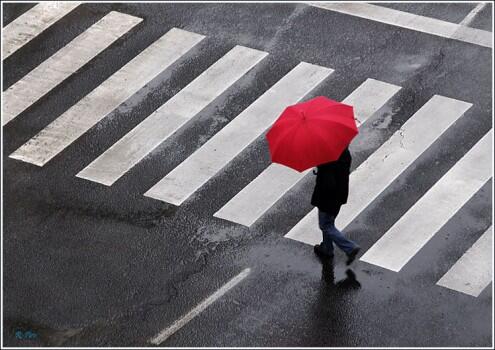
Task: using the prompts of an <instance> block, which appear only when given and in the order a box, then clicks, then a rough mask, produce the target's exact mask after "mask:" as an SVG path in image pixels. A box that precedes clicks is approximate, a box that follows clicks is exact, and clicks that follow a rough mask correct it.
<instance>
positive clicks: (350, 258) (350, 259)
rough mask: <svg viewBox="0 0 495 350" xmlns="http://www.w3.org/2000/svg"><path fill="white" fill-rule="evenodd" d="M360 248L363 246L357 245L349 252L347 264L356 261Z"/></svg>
mask: <svg viewBox="0 0 495 350" xmlns="http://www.w3.org/2000/svg"><path fill="white" fill-rule="evenodd" d="M360 250H361V248H359V247H356V248H354V249H353V250H352V251H351V252H350V253H349V254H347V262H346V263H345V264H346V265H350V264H351V263H352V262H353V261H354V259H356V255H358V253H359V251H360Z"/></svg>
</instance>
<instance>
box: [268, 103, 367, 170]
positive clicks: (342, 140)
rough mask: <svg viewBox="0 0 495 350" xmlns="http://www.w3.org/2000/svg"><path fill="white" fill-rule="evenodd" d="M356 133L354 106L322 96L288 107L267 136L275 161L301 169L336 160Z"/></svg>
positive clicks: (273, 160)
mask: <svg viewBox="0 0 495 350" xmlns="http://www.w3.org/2000/svg"><path fill="white" fill-rule="evenodd" d="M357 134H358V129H357V126H356V122H355V120H354V111H353V107H352V106H349V105H346V104H343V103H340V102H337V101H334V100H331V99H329V98H326V97H323V96H319V97H316V98H313V99H311V100H309V101H306V102H302V103H298V104H295V105H292V106H289V107H287V108H286V109H285V110H284V111H283V113H282V114H281V115H280V117H278V119H277V120H276V121H275V123H274V124H273V126H272V127H271V128H270V130H269V131H268V133H267V135H266V138H267V139H268V145H269V147H270V154H271V158H272V162H274V163H279V164H283V165H286V166H288V167H290V168H293V169H295V170H297V171H300V172H302V171H304V170H306V169H309V168H312V167H314V166H317V165H320V164H323V163H327V162H331V161H334V160H337V159H338V158H339V157H340V155H341V154H342V152H343V151H344V149H345V148H346V147H347V146H349V144H350V142H351V140H352V139H353V138H354V137H355V136H356V135H357Z"/></svg>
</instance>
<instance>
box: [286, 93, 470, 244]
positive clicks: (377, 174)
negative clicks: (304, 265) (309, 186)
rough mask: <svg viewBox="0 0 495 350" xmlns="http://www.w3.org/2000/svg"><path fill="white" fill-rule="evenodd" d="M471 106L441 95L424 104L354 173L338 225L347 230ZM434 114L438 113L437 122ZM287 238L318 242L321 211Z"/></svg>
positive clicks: (302, 221)
mask: <svg viewBox="0 0 495 350" xmlns="http://www.w3.org/2000/svg"><path fill="white" fill-rule="evenodd" d="M471 106H472V104H471V103H467V102H463V101H459V100H456V99H452V98H448V97H444V96H439V95H435V96H433V97H432V98H431V99H430V100H429V101H428V102H427V103H425V104H424V105H423V106H422V107H421V108H420V109H419V110H418V111H417V112H416V113H415V114H414V115H413V116H412V117H410V118H409V120H407V121H406V122H405V123H404V125H403V126H402V128H401V129H400V130H398V131H397V132H395V133H394V134H393V135H392V137H391V138H390V139H389V140H387V141H386V142H385V143H384V144H383V145H382V146H381V147H380V148H378V149H377V150H376V151H375V152H374V153H373V154H372V155H371V156H369V157H368V159H367V160H366V161H365V162H363V163H362V164H361V165H360V166H359V167H358V168H357V169H356V170H354V171H353V172H352V173H351V175H350V178H349V199H348V201H347V204H345V205H343V206H342V208H341V210H340V213H339V215H338V216H337V219H336V221H335V224H336V226H337V227H339V228H341V229H344V228H345V227H346V226H347V225H348V224H349V223H351V221H352V220H354V218H355V217H357V216H358V215H359V214H360V213H361V212H362V211H363V210H364V209H365V208H366V207H367V206H368V205H369V204H370V203H371V202H372V201H373V200H375V198H377V197H378V196H379V195H380V193H381V192H383V191H385V190H386V189H387V187H388V186H389V185H390V184H391V183H392V182H393V181H394V180H395V179H396V178H397V177H399V175H400V174H401V173H402V172H403V171H404V170H405V169H406V168H407V167H408V166H409V165H411V164H412V163H413V162H414V160H416V158H418V157H419V156H420V155H421V154H422V153H423V152H424V151H425V150H426V149H427V148H428V147H429V146H430V145H431V144H432V143H433V142H434V141H435V140H436V139H437V138H438V137H440V135H442V133H443V132H444V131H445V130H447V128H448V127H449V126H450V125H452V124H453V123H454V122H455V121H456V120H457V119H459V118H460V117H461V116H462V115H463V114H464V113H465V112H466V111H467V110H468V109H469V108H470V107H471ZM432 116H435V119H434V121H435V122H434V123H432ZM285 237H287V238H291V239H294V240H297V241H300V242H304V243H307V244H317V243H319V242H320V241H321V231H320V229H319V228H318V210H317V209H316V208H315V209H313V210H312V211H311V212H310V213H309V214H308V215H306V216H305V217H304V218H303V219H302V220H301V221H299V222H298V223H297V224H296V225H295V226H294V227H293V228H292V229H291V230H290V231H289V233H287V234H286V235H285Z"/></svg>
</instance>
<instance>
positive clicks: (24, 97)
mask: <svg viewBox="0 0 495 350" xmlns="http://www.w3.org/2000/svg"><path fill="white" fill-rule="evenodd" d="M141 21H142V19H141V18H138V17H134V16H130V15H126V14H123V13H119V12H115V11H112V12H110V13H109V14H108V15H106V16H105V17H103V18H102V19H101V20H99V21H98V22H97V23H95V24H94V25H92V26H91V27H90V28H89V29H88V30H86V31H85V32H84V33H82V34H80V35H79V36H78V37H77V38H75V39H74V40H72V41H71V42H70V43H68V44H67V45H66V46H65V47H63V48H62V49H60V50H59V51H57V52H56V53H55V54H54V55H53V56H51V57H50V58H48V59H47V60H46V61H44V62H43V63H41V64H40V65H39V66H38V67H36V68H35V69H33V70H32V71H31V72H29V73H28V74H27V75H26V76H25V77H23V78H22V79H21V80H19V81H18V82H16V83H15V84H14V85H12V86H11V87H10V88H8V89H7V90H6V91H5V92H4V93H3V103H4V104H3V113H2V125H5V124H7V123H8V122H9V121H11V120H12V119H14V118H15V117H16V116H18V115H19V114H20V113H21V112H22V111H24V110H25V109H26V108H28V107H29V106H31V105H32V104H33V103H35V102H36V101H38V100H39V99H40V98H41V97H43V96H44V95H45V94H46V93H47V92H49V91H50V90H52V89H53V88H54V87H56V86H57V85H58V84H60V83H61V82H62V81H63V80H64V79H66V78H67V77H69V76H70V75H71V74H73V73H74V72H75V71H77V70H78V69H79V68H81V67H82V66H83V65H84V64H86V63H87V62H89V61H90V60H91V59H92V58H94V57H95V56H96V55H98V54H99V53H100V52H102V51H103V50H104V49H105V48H107V47H108V46H109V45H110V44H111V43H113V42H114V41H115V40H117V39H118V38H119V37H121V36H122V35H124V34H125V33H126V32H127V31H129V30H130V29H131V28H133V27H134V26H135V25H137V24H138V23H139V22H141Z"/></svg>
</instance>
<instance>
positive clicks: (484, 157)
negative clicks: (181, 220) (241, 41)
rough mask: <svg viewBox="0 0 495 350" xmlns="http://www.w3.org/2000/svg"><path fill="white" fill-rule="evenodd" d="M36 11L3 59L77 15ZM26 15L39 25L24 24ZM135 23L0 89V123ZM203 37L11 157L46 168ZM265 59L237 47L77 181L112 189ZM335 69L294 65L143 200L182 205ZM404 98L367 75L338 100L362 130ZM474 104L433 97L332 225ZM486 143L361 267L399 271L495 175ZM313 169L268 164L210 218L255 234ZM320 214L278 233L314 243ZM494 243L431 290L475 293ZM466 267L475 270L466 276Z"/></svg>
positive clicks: (110, 18)
mask: <svg viewBox="0 0 495 350" xmlns="http://www.w3.org/2000/svg"><path fill="white" fill-rule="evenodd" d="M47 4H51V3H47ZM42 5H43V4H39V5H36V6H35V7H34V8H33V9H31V10H29V11H27V12H26V13H25V14H24V15H22V16H20V17H19V18H18V19H16V20H15V21H14V22H12V23H11V24H9V25H8V26H7V27H6V28H4V33H3V39H4V41H5V43H4V51H3V58H4V59H5V58H6V57H8V56H9V55H10V54H12V53H13V52H15V51H17V50H18V49H20V48H21V47H22V46H23V45H24V44H26V43H27V42H28V41H29V40H31V39H32V38H34V37H35V36H36V35H38V34H39V33H41V32H42V31H43V30H44V29H46V28H47V27H48V26H49V25H51V24H53V23H54V22H56V21H57V20H58V19H60V18H62V17H63V16H64V15H65V14H67V13H68V12H70V11H72V10H73V9H74V8H75V7H76V6H77V5H78V3H70V5H71V6H68V4H66V5H67V6H58V7H53V5H51V6H52V7H50V6H48V5H43V6H42ZM28 19H29V21H31V22H33V21H34V22H35V25H33V24H32V23H31V24H30V25H27V24H26V21H27V20H28ZM35 20H36V21H35ZM141 21H142V19H141V18H138V17H135V16H130V15H127V14H123V13H119V12H115V11H113V12H110V13H109V14H107V15H106V16H105V17H103V18H102V19H101V20H100V21H99V22H97V23H96V24H94V25H93V26H91V27H90V28H88V29H87V30H86V31H85V32H84V33H82V34H81V35H80V36H78V37H77V38H75V39H74V40H72V41H71V42H70V43H69V44H67V45H66V46H65V47H64V48H62V49H60V50H59V51H58V52H56V53H55V54H54V55H53V56H51V57H50V58H48V59H47V60H46V61H44V62H43V63H41V64H40V65H39V66H38V67H36V68H35V69H34V70H33V71H31V72H29V73H28V74H27V75H26V76H25V77H23V78H21V79H20V80H19V81H18V82H17V83H15V84H14V85H12V86H11V87H10V88H9V89H7V90H6V91H5V92H3V93H2V94H3V95H2V97H3V101H4V103H3V110H2V125H5V124H7V123H8V122H10V121H11V120H12V119H14V118H17V117H22V113H23V111H24V110H26V109H27V108H29V106H31V105H32V104H33V103H35V102H36V101H38V100H39V99H41V98H42V97H43V96H44V95H45V94H47V93H48V92H49V91H51V90H52V89H54V88H55V87H56V86H57V85H59V84H60V83H61V82H62V81H63V80H64V79H66V78H67V77H68V76H70V75H71V74H73V73H74V72H75V71H76V70H78V69H79V68H80V67H82V66H83V65H84V64H86V63H87V62H89V61H90V60H91V59H93V58H94V57H96V56H97V55H98V54H99V53H101V52H102V51H104V50H105V49H106V48H107V47H108V46H109V45H111V44H112V43H113V42H114V41H115V40H117V39H118V38H120V37H121V36H122V35H124V34H125V33H127V32H129V31H131V30H133V29H134V28H135V26H136V25H137V24H139V23H140V22H141ZM204 38H205V36H204V35H201V34H198V33H193V32H190V31H186V30H182V29H179V28H172V29H171V30H169V31H168V32H167V33H165V34H164V35H163V36H162V37H160V38H159V39H158V40H156V41H155V42H154V43H152V44H151V45H150V46H148V47H147V48H146V49H145V50H144V51H142V52H141V53H139V54H138V55H137V56H135V57H134V58H133V59H132V60H131V61H129V62H128V63H127V64H126V65H124V66H123V67H122V68H120V69H119V70H118V71H117V72H115V73H114V74H113V75H112V76H110V77H109V78H108V79H107V80H105V81H104V82H103V83H101V84H100V85H99V86H98V87H96V88H95V89H94V90H93V91H92V92H90V93H89V94H87V95H86V96H84V97H83V98H82V99H81V100H79V101H78V102H77V103H76V104H74V105H73V106H72V107H70V108H69V109H68V110H67V111H66V112H64V113H63V114H62V115H60V116H59V117H58V118H56V119H55V120H54V121H53V122H52V123H51V124H49V125H48V126H46V127H45V128H44V129H43V130H41V131H40V132H39V133H38V134H37V135H34V136H33V137H32V138H31V139H30V140H28V141H27V142H26V143H25V144H23V145H22V146H20V147H19V148H18V149H17V150H15V151H14V152H13V153H12V154H10V155H9V157H10V158H12V159H17V160H20V161H23V162H27V163H31V164H34V165H37V166H40V167H42V166H44V165H45V164H47V163H48V162H49V161H51V160H52V159H53V158H55V157H56V156H57V155H59V154H60V153H62V152H63V151H64V150H65V149H66V148H67V147H69V146H70V145H71V144H72V143H73V142H74V141H76V140H77V139H78V138H79V137H81V136H82V135H83V134H84V133H86V132H87V131H88V130H89V129H90V128H92V127H93V126H95V125H96V124H98V123H99V122H100V121H102V120H103V119H104V118H105V117H107V116H108V115H109V114H110V113H111V112H112V111H113V110H115V109H116V108H117V107H118V106H119V105H120V104H121V103H123V102H125V101H126V100H127V99H128V98H130V97H131V96H132V95H133V94H135V93H137V92H138V91H139V90H140V89H141V88H142V87H144V86H145V85H146V84H147V83H149V82H150V81H151V80H152V79H153V78H155V77H156V76H157V75H158V74H160V73H161V72H163V71H165V70H166V69H169V68H170V66H171V65H172V64H173V63H174V62H176V61H179V60H182V59H184V57H187V55H188V52H189V51H190V50H191V49H192V48H193V47H195V46H196V45H197V44H198V43H200V42H201V41H202V40H203V39H204ZM268 55H270V53H269V52H263V51H259V50H255V49H252V48H248V47H244V46H240V45H238V46H235V47H234V48H233V49H231V50H230V51H229V52H227V53H226V54H225V55H224V56H223V57H221V58H220V59H219V60H218V61H217V62H215V63H214V64H213V65H211V66H210V67H209V68H207V69H206V70H205V71H204V72H203V73H201V74H200V75H199V76H198V77H197V78H196V79H194V80H193V81H192V82H191V83H190V84H188V85H187V86H186V87H185V88H183V89H182V90H181V91H179V92H178V93H177V94H176V95H175V96H173V97H172V98H171V99H169V100H168V101H167V102H165V103H164V104H163V105H162V106H160V107H159V108H158V109H157V110H155V111H154V112H153V113H152V114H151V115H149V116H148V117H147V118H146V119H145V120H144V121H142V122H141V123H140V124H138V125H137V126H136V127H135V128H133V129H132V130H131V131H130V132H128V133H127V134H126V135H124V136H122V138H121V139H120V140H118V141H117V142H116V143H115V144H113V145H112V146H111V147H110V148H109V149H107V150H106V151H105V152H103V153H102V154H101V155H100V156H99V157H98V158H96V159H95V160H94V161H92V162H91V163H90V164H89V165H88V166H86V167H85V168H84V169H82V170H81V171H80V172H79V173H78V174H76V175H75V176H77V177H79V178H83V179H86V180H89V181H93V182H97V183H100V184H103V185H106V186H111V185H112V184H114V183H115V182H116V181H117V180H118V179H119V178H121V177H122V176H123V175H124V174H126V173H127V172H129V171H131V170H132V168H133V167H134V166H135V165H136V164H138V163H139V162H140V161H141V160H142V159H143V158H144V157H146V156H147V155H148V154H149V153H150V152H151V151H152V150H153V149H155V148H156V147H157V146H159V145H160V144H161V143H163V142H164V141H166V140H167V139H169V138H170V137H173V134H174V133H175V132H176V131H178V130H179V129H180V128H183V127H187V125H188V123H189V122H191V121H192V120H193V119H194V118H195V116H197V115H198V113H199V112H200V111H201V110H203V109H204V108H205V107H206V106H208V105H209V104H210V103H212V102H213V101H214V100H215V99H216V98H217V97H218V96H220V95H221V94H222V93H224V92H225V91H229V89H231V87H232V85H233V84H234V83H235V82H236V81H238V80H239V79H240V78H241V77H243V76H244V75H245V74H247V73H248V72H249V71H250V70H251V69H252V68H253V67H255V66H256V65H257V64H258V63H260V62H261V61H262V60H263V59H265V57H267V56H268ZM333 72H334V69H332V68H330V67H322V66H318V65H315V64H311V63H308V62H300V63H299V64H298V65H297V66H295V67H294V68H293V69H292V70H291V71H289V72H288V73H287V74H286V75H285V76H283V77H282V78H281V79H280V80H279V81H278V82H276V83H275V84H274V85H273V86H271V87H270V88H269V89H268V90H267V91H266V92H265V93H264V94H263V95H261V96H260V97H259V98H258V99H257V100H255V101H254V102H253V103H252V104H251V105H250V106H248V107H247V108H246V109H245V110H243V111H242V112H241V113H240V114H239V115H237V116H236V117H235V118H234V119H233V120H232V121H231V122H230V123H228V124H227V125H226V126H224V127H223V128H222V129H221V130H220V131H218V132H217V133H216V134H215V135H214V136H213V137H211V138H210V139H209V140H208V141H207V142H206V143H205V144H203V145H202V146H201V147H200V148H198V149H197V150H196V151H195V152H194V153H192V154H191V155H190V156H189V157H188V158H187V159H185V160H184V161H183V162H182V163H180V164H179V165H178V166H177V167H175V168H174V169H173V170H172V171H171V172H169V173H168V174H165V176H164V177H163V178H162V179H161V180H159V181H158V182H157V183H156V184H155V185H153V186H152V187H151V188H150V189H149V190H148V191H146V192H145V193H144V194H143V195H144V196H146V197H150V198H153V199H156V200H160V201H164V202H167V203H171V204H174V205H177V206H179V205H181V204H183V203H184V202H185V201H186V200H188V199H189V198H190V197H191V196H192V195H193V194H194V193H195V192H196V191H198V190H199V189H200V188H201V187H202V186H203V185H204V184H206V183H207V182H208V181H209V180H210V179H212V178H213V177H215V176H217V174H219V173H220V172H221V171H222V169H223V168H224V167H226V166H227V165H228V164H229V163H230V162H231V161H232V160H233V159H234V158H235V157H236V156H238V155H239V154H241V153H242V152H243V151H244V150H245V149H246V148H247V147H248V146H249V145H250V144H252V143H253V142H254V141H255V140H256V139H257V138H258V137H259V136H261V135H263V134H264V133H265V132H266V130H267V129H268V128H269V127H270V125H271V124H272V123H273V122H274V121H275V120H276V118H277V117H278V116H279V115H280V113H281V112H282V111H283V109H284V108H285V107H286V106H287V105H290V104H294V103H297V102H298V101H301V100H303V99H304V98H305V96H307V95H308V94H310V93H311V92H312V91H313V90H314V89H315V88H316V87H317V86H318V85H319V84H321V83H322V82H323V81H324V80H325V79H327V78H328V77H329V76H330V75H331V74H332V73H333ZM47 76H48V77H49V79H46V77H47ZM400 90H401V87H400V86H397V85H393V84H390V83H387V82H383V81H379V80H375V79H371V78H370V79H367V80H366V81H365V82H363V83H362V84H361V85H360V86H359V87H357V88H356V89H355V90H354V91H353V92H352V93H351V94H350V95H349V96H347V97H346V98H345V99H344V100H343V102H344V103H347V104H351V105H353V106H355V112H356V116H357V123H358V126H360V125H362V124H364V123H365V122H366V121H367V120H368V119H369V118H370V117H371V116H372V115H373V114H375V112H376V111H377V110H379V109H380V108H381V107H382V106H384V105H385V104H386V103H387V102H388V101H389V100H390V99H391V98H392V97H393V96H394V95H395V94H397V93H398V92H399V91H400ZM471 107H472V104H471V103H469V102H466V101H460V100H456V99H453V98H449V97H445V96H440V95H435V96H433V97H431V98H430V99H429V100H428V101H427V102H426V103H425V104H424V105H423V106H422V107H421V108H420V109H419V110H417V111H416V112H415V113H414V114H413V115H412V116H411V117H410V118H409V119H408V120H407V121H406V122H405V123H404V124H403V125H402V127H401V128H400V129H399V130H398V131H397V132H396V133H394V134H393V135H392V136H391V137H390V139H389V140H388V141H386V142H385V143H384V144H383V145H382V146H380V147H379V148H378V149H377V150H376V151H375V152H374V153H373V154H372V155H370V156H369V157H368V158H367V159H366V160H365V161H364V162H363V163H362V164H361V165H360V166H359V167H358V168H357V169H356V170H354V171H353V172H352V174H351V176H350V186H349V187H350V189H351V192H350V196H349V201H348V204H347V205H345V206H343V207H342V210H341V213H340V214H339V216H338V218H337V221H336V225H337V226H338V227H339V228H341V229H344V228H345V227H346V226H348V225H349V224H350V223H351V222H352V221H353V220H354V219H355V218H356V217H357V216H358V215H359V214H360V213H361V212H363V210H365V209H366V208H367V207H368V206H369V205H370V204H371V203H372V202H373V201H374V200H375V199H376V198H377V197H378V196H379V195H380V194H381V193H383V192H384V191H385V190H386V189H387V188H388V187H389V186H390V185H391V184H392V182H393V181H395V180H396V179H397V178H398V177H399V176H400V175H401V174H402V173H403V172H404V171H405V170H406V169H407V168H408V167H409V166H411V165H412V164H413V163H414V162H415V160H416V159H418V158H419V157H420V156H421V155H422V154H423V153H424V152H425V151H427V150H428V149H429V147H430V146H431V145H432V144H433V143H434V142H435V141H436V140H438V139H439V138H441V137H442V135H443V134H444V133H445V132H446V131H447V130H448V129H449V127H450V126H451V125H453V124H454V123H455V122H456V121H457V120H458V119H459V118H460V117H461V116H463V115H464V114H465V113H466V112H467V111H468V110H469V109H470V108H471ZM432 115H433V116H435V120H434V122H432V120H431V116H432ZM492 138H493V133H492V131H489V132H488V133H487V134H486V135H485V136H484V137H483V138H482V139H481V140H479V141H478V143H477V144H476V145H475V146H474V147H473V148H472V149H471V150H470V151H469V152H468V153H466V155H465V156H464V157H463V158H462V159H461V160H459V161H458V163H456V164H455V165H454V166H453V167H452V169H450V170H449V171H448V172H447V174H445V175H444V177H442V178H441V179H440V180H439V181H438V182H437V183H436V184H435V185H434V186H433V187H432V188H431V189H430V190H429V191H428V192H427V193H426V194H425V195H424V196H423V197H422V198H421V199H420V200H418V201H417V202H416V204H415V205H414V206H413V207H412V208H410V209H409V211H408V212H406V214H405V215H404V216H403V217H401V218H400V219H399V220H398V221H397V222H396V224H395V225H394V226H393V227H392V228H391V229H389V230H388V231H387V232H386V233H385V234H384V235H383V236H382V237H381V238H380V239H379V240H378V241H377V242H375V243H374V244H373V245H372V246H371V248H370V249H369V250H368V251H366V252H365V253H364V255H363V256H362V257H361V261H363V262H366V263H369V264H373V265H376V266H379V267H381V268H385V269H389V270H392V271H396V272H400V270H401V268H402V267H403V266H404V265H405V264H406V263H407V262H408V261H409V260H410V259H411V258H412V257H413V256H414V255H415V254H416V253H417V252H418V251H419V250H420V249H421V248H422V247H423V246H424V245H425V244H426V243H427V242H428V240H429V239H431V238H432V237H433V236H434V235H435V233H436V232H437V231H438V230H439V229H440V227H442V226H443V225H444V224H445V222H447V220H448V219H449V218H450V217H452V216H453V215H454V214H455V213H456V212H457V211H458V210H459V209H460V207H461V206H462V205H463V204H464V203H465V202H466V201H467V200H468V199H469V198H471V197H472V195H473V194H474V193H476V191H478V190H479V189H480V188H481V186H482V185H484V184H485V183H486V182H487V181H489V179H490V178H491V177H492V173H493V169H492V167H491V166H489V164H491V163H490V160H491V151H492ZM351 151H352V145H351ZM54 161H55V160H54ZM308 172H309V171H305V172H303V173H298V172H296V171H293V170H291V169H288V168H285V167H282V166H280V165H277V164H271V165H270V166H269V167H268V168H266V169H265V170H264V171H263V172H262V173H261V174H260V175H259V176H258V177H256V178H255V179H254V180H253V181H251V183H249V184H248V185H247V186H246V187H245V188H244V189H242V190H241V191H240V192H239V193H238V194H237V195H235V196H234V197H233V198H231V199H230V200H229V201H228V202H227V203H225V205H224V206H223V207H222V208H221V209H219V210H218V211H217V212H216V213H215V214H214V216H215V217H217V218H221V219H224V220H228V221H231V222H233V223H236V224H240V225H244V226H248V227H250V226H251V225H253V224H254V223H255V222H257V221H258V220H260V219H262V218H263V215H264V214H265V213H266V212H267V211H269V209H270V208H271V207H272V206H273V205H274V204H275V203H276V202H277V201H279V200H281V199H283V196H284V195H285V194H286V193H287V192H289V191H290V190H291V189H293V188H294V187H295V186H296V184H297V183H299V182H300V181H302V180H303V179H304V178H306V177H307V176H308ZM453 186H455V187H457V186H459V188H462V190H458V191H456V192H455V193H451V192H450V191H449V189H450V188H452V187H453ZM316 214H317V210H316V209H315V210H312V211H311V212H310V213H308V214H307V215H306V216H305V217H304V218H303V219H302V220H301V221H299V222H298V223H297V224H296V225H295V226H294V227H293V228H292V229H291V230H290V231H289V232H288V233H287V234H286V235H285V237H286V238H289V239H292V240H295V241H299V242H302V243H306V244H315V243H318V242H319V240H320V232H319V229H318V225H317V215H316ZM433 214H434V215H433ZM418 216H421V217H423V218H424V217H428V218H429V220H426V221H424V227H420V228H418V227H417V225H416V223H417V222H416V221H415V220H416V218H417V217H418ZM413 229H414V232H412V230H413ZM492 240H493V229H492V228H490V229H488V230H487V232H486V233H485V234H484V235H483V236H482V237H481V238H480V239H479V240H478V242H476V243H475V245H473V247H472V248H470V249H469V250H468V251H467V252H466V253H465V255H464V256H463V257H461V259H460V260H459V261H458V262H457V263H456V264H455V265H454V266H452V268H451V269H450V270H449V271H448V272H447V273H446V274H445V275H444V276H443V277H442V278H441V279H440V280H439V281H438V282H437V284H438V285H439V286H442V287H446V288H449V289H452V290H456V291H459V292H463V293H466V294H469V295H472V296H478V295H479V294H480V293H481V291H482V290H483V289H484V288H486V286H487V285H488V284H489V283H490V282H491V276H492V272H491V271H492V269H493V265H492V260H491V255H492V248H491V247H492V244H491V243H490V242H492ZM472 268H474V270H475V271H476V272H477V273H476V274H469V273H468V272H466V271H471V269H472Z"/></svg>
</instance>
